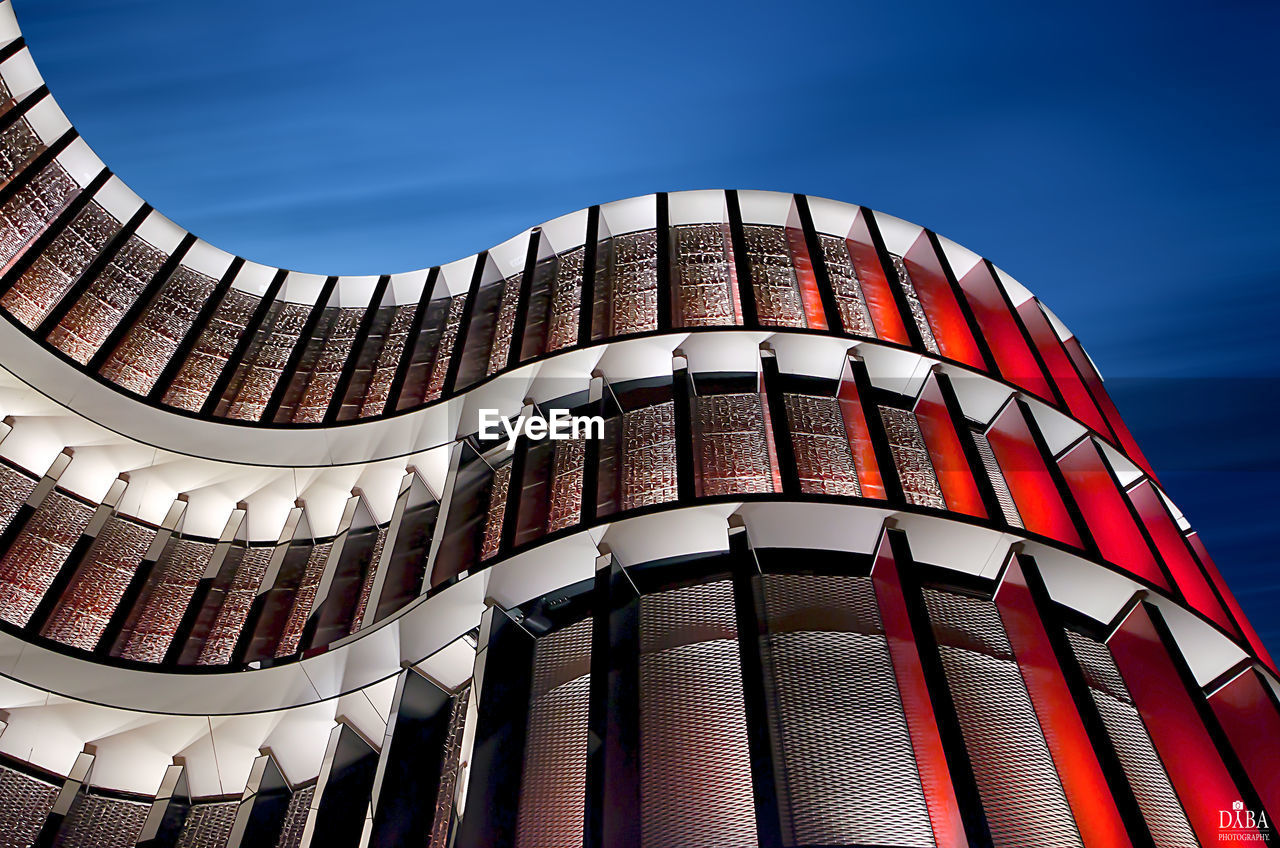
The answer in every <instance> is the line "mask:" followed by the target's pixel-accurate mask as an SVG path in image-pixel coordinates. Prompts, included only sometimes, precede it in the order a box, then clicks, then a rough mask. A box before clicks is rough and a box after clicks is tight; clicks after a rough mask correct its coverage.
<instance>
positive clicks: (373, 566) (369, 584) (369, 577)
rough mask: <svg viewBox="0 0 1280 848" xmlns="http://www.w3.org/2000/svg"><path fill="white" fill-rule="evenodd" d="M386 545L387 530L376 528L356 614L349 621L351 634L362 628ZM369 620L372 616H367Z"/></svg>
mask: <svg viewBox="0 0 1280 848" xmlns="http://www.w3.org/2000/svg"><path fill="white" fill-rule="evenodd" d="M386 544H387V528H386V527H385V526H384V527H379V528H378V537H377V539H376V540H375V541H374V543H373V551H372V552H371V553H370V554H369V563H368V565H367V566H366V568H365V572H364V581H363V582H362V583H361V584H360V600H359V601H357V602H356V614H355V617H354V618H353V619H352V620H351V632H352V633H355V632H356V631H357V630H359V629H360V628H361V627H363V626H364V624H365V620H366V616H367V613H368V611H369V610H368V608H369V596H370V594H372V593H373V581H374V579H375V578H377V576H378V568H379V567H380V564H381V561H382V548H383V547H384V546H385V545H386ZM368 618H369V619H370V620H371V619H372V616H368Z"/></svg>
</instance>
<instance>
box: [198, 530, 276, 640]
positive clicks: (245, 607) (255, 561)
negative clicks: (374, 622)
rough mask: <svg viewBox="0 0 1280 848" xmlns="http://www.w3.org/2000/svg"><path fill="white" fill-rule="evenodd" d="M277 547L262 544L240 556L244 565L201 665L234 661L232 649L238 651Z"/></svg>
mask: <svg viewBox="0 0 1280 848" xmlns="http://www.w3.org/2000/svg"><path fill="white" fill-rule="evenodd" d="M273 550H274V549H273V548H272V547H270V546H264V545H259V546H255V547H251V548H249V549H248V550H246V551H245V552H244V555H243V556H242V557H241V558H240V565H239V567H238V568H236V573H235V576H233V577H232V578H231V585H230V586H229V587H228V588H227V591H226V594H225V595H224V596H223V598H222V603H221V604H220V605H219V607H218V613H217V616H216V617H215V618H214V621H213V626H212V627H210V628H209V635H208V636H207V637H206V638H205V643H204V647H202V648H201V649H200V657H199V659H197V660H196V663H197V664H198V665H223V664H225V663H228V662H230V661H231V652H232V651H234V650H235V647H236V640H238V639H239V638H240V629H241V628H242V627H244V622H245V619H246V618H248V617H249V608H250V607H251V606H253V599H254V598H255V597H256V596H257V593H258V586H259V585H260V584H261V583H262V577H263V575H264V574H266V571H267V565H268V564H269V563H270V562H271V553H272V551H273Z"/></svg>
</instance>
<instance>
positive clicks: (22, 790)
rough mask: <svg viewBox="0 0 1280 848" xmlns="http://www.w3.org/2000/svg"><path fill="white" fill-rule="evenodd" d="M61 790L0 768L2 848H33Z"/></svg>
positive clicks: (8, 769)
mask: <svg viewBox="0 0 1280 848" xmlns="http://www.w3.org/2000/svg"><path fill="white" fill-rule="evenodd" d="M57 797H58V787H57V786H55V785H53V784H52V783H48V782H46V781H43V780H37V779H36V778H34V777H31V776H29V775H26V774H23V773H22V772H20V771H17V770H16V769H11V768H8V767H6V766H0V848H31V846H33V845H35V844H36V837H37V836H39V835H40V828H42V827H43V826H44V820H45V819H46V818H47V817H48V815H49V812H50V811H51V810H52V809H53V802H54V801H55V800H56V799H57Z"/></svg>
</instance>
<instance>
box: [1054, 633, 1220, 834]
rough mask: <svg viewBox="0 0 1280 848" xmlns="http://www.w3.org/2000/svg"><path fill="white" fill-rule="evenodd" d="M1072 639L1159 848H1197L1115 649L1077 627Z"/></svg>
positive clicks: (1122, 764) (1094, 698) (1073, 647)
mask: <svg viewBox="0 0 1280 848" xmlns="http://www.w3.org/2000/svg"><path fill="white" fill-rule="evenodd" d="M1067 641H1068V642H1069V643H1070V644H1071V650H1072V652H1073V653H1074V654H1075V656H1076V660H1077V661H1078V662H1079V663H1080V668H1081V670H1082V671H1083V672H1084V676H1085V680H1086V681H1087V682H1088V684H1089V694H1090V695H1091V696H1092V697H1093V702H1094V704H1096V705H1097V707H1098V713H1099V715H1101V717H1102V723H1103V725H1104V726H1105V727H1106V729H1107V736H1109V737H1110V739H1111V744H1112V745H1113V746H1114V747H1115V750H1116V755H1117V756H1118V757H1119V758H1120V765H1121V767H1122V768H1123V769H1124V773H1125V777H1127V778H1128V780H1129V785H1130V787H1132V789H1133V794H1134V795H1135V796H1136V798H1137V800H1138V806H1139V808H1141V810H1142V817H1143V818H1144V819H1145V820H1146V822H1147V828H1148V829H1149V830H1150V831H1151V836H1152V838H1153V839H1154V840H1155V843H1156V846H1157V848H1194V846H1196V845H1198V844H1199V843H1197V842H1196V838H1195V835H1194V834H1193V833H1192V832H1191V824H1190V823H1189V822H1188V821H1187V815H1186V813H1185V812H1183V810H1182V805H1181V804H1180V803H1179V802H1178V796H1177V793H1175V792H1174V790H1173V784H1172V783H1170V782H1169V775H1168V774H1167V773H1166V772H1165V770H1164V765H1163V764H1162V763H1161V762H1160V756H1159V755H1158V754H1157V753H1156V749H1155V747H1154V746H1153V745H1152V744H1151V737H1150V736H1149V735H1147V729H1146V726H1145V725H1143V723H1142V717H1141V716H1139V715H1138V709H1137V707H1135V706H1134V705H1133V697H1132V696H1131V695H1130V694H1129V689H1128V687H1126V686H1125V685H1124V681H1123V680H1122V679H1121V678H1120V672H1119V670H1118V669H1117V668H1116V665H1115V660H1113V659H1112V658H1111V652H1110V651H1109V650H1107V646H1106V645H1105V644H1103V643H1102V642H1099V641H1097V640H1095V639H1090V638H1089V637H1088V636H1084V635H1082V634H1079V633H1076V632H1075V631H1071V630H1068V631H1067Z"/></svg>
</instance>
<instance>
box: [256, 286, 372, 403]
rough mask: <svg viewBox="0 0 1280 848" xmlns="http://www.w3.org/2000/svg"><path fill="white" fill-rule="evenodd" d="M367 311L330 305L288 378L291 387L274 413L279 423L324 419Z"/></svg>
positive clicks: (361, 308)
mask: <svg viewBox="0 0 1280 848" xmlns="http://www.w3.org/2000/svg"><path fill="white" fill-rule="evenodd" d="M364 314H365V308H364V307H363V306H361V307H342V308H338V307H331V308H326V309H325V310H324V311H323V315H322V316H321V318H320V321H319V322H318V323H317V324H316V328H315V331H314V332H313V334H312V336H311V338H310V339H309V340H308V341H307V343H306V345H307V346H306V349H305V350H304V352H303V355H302V358H301V359H300V360H299V361H298V367H297V369H296V370H295V371H294V373H293V376H292V377H290V378H289V387H288V388H287V389H286V390H285V394H284V399H283V400H282V401H281V403H280V409H279V410H278V411H277V412H276V415H275V421H276V423H277V424H284V423H288V422H293V423H295V424H318V423H320V422H321V421H323V420H324V415H325V413H326V412H327V411H328V409H329V401H330V400H332V398H333V393H334V391H335V390H336V389H337V387H338V380H339V379H340V378H341V377H342V369H343V367H344V366H345V365H346V363H347V358H348V357H349V356H350V355H351V346H352V345H354V344H355V341H356V333H358V332H359V330H360V322H361V321H363V320H364Z"/></svg>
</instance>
